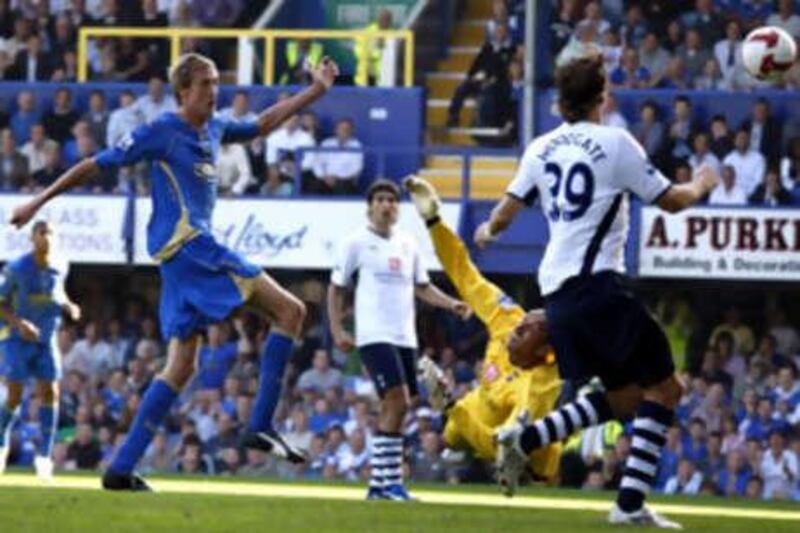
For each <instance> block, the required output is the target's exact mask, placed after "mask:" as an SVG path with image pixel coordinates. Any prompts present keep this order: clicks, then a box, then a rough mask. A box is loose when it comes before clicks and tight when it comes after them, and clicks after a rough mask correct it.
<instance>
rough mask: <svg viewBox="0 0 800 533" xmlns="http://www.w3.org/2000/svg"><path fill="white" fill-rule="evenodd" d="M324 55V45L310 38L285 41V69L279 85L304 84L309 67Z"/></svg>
mask: <svg viewBox="0 0 800 533" xmlns="http://www.w3.org/2000/svg"><path fill="white" fill-rule="evenodd" d="M324 55H325V47H324V45H323V44H322V43H321V42H319V41H315V40H312V39H292V40H290V41H288V42H287V43H286V51H285V59H286V70H285V72H284V73H283V74H282V75H281V77H280V80H279V81H278V83H279V84H281V85H306V84H307V83H309V82H310V80H311V69H312V68H314V67H315V66H316V65H317V64H319V62H320V61H321V60H322V58H323V56H324Z"/></svg>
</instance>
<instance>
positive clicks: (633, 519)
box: [608, 376, 682, 529]
mask: <svg viewBox="0 0 800 533" xmlns="http://www.w3.org/2000/svg"><path fill="white" fill-rule="evenodd" d="M680 395H681V385H680V383H679V382H678V380H677V378H675V377H674V376H673V377H670V378H668V379H667V380H665V381H663V382H661V383H659V384H658V385H655V386H654V387H651V388H649V389H645V391H644V401H643V402H642V405H641V406H640V407H639V410H638V412H637V413H636V418H635V419H634V421H633V440H632V441H631V453H630V455H629V456H628V459H627V461H626V462H625V470H624V471H623V474H622V482H621V483H620V486H619V493H618V494H617V502H616V504H615V505H614V507H613V508H612V509H611V512H610V513H609V515H608V521H609V522H610V523H611V524H619V525H640V526H648V527H659V528H664V529H682V528H681V526H680V524H678V523H677V522H673V521H671V520H667V519H666V518H664V517H663V516H660V515H659V514H658V513H656V512H654V511H652V510H650V509H649V508H648V507H647V506H646V505H645V504H644V500H645V497H646V496H647V494H648V493H649V492H650V487H651V486H652V485H653V483H654V482H655V479H656V471H657V469H658V461H659V458H660V457H661V450H662V449H663V448H664V444H665V443H666V441H667V430H668V429H669V427H670V426H671V425H672V421H673V418H674V415H675V411H674V409H675V406H676V405H677V402H678V399H679V398H680Z"/></svg>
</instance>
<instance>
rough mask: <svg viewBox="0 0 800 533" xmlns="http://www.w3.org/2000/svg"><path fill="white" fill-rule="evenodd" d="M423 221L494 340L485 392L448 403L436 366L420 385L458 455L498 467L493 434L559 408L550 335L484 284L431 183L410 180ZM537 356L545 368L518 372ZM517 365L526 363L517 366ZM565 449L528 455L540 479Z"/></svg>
mask: <svg viewBox="0 0 800 533" xmlns="http://www.w3.org/2000/svg"><path fill="white" fill-rule="evenodd" d="M404 185H405V187H406V189H407V190H408V191H409V193H410V194H411V197H412V199H413V200H414V204H415V206H416V208H417V211H418V212H419V214H420V216H422V218H423V219H425V222H426V224H427V226H428V231H429V232H430V236H431V240H432V241H433V245H434V248H435V250H436V255H437V256H438V258H439V261H440V262H441V263H442V266H443V267H444V270H445V272H446V273H447V276H448V277H449V278H450V280H451V281H452V282H453V284H454V285H455V287H456V290H458V293H459V295H460V297H461V298H462V299H463V300H464V301H465V302H466V303H467V305H469V306H470V307H471V308H472V309H473V310H474V311H475V314H476V315H477V316H478V318H479V319H480V320H481V321H482V322H483V323H484V325H485V326H486V329H487V330H488V333H489V342H488V344H487V345H486V354H485V357H484V360H483V365H482V372H481V376H480V385H479V386H478V387H477V388H475V389H473V390H472V391H470V393H469V394H467V395H466V396H464V397H463V398H461V399H459V400H458V401H456V402H455V403H452V402H450V405H449V406H444V405H443V404H445V403H447V399H445V398H443V396H444V395H445V393H444V391H443V388H444V385H443V380H442V377H443V376H442V373H441V370H440V369H438V367H436V366H435V364H434V363H433V362H432V361H431V360H430V359H426V358H423V359H422V360H420V372H421V374H422V379H423V381H424V382H425V384H426V387H427V388H428V390H429V392H431V396H432V402H431V403H433V404H436V403H438V405H434V407H437V408H444V410H445V412H446V414H447V424H446V426H445V430H444V440H445V443H446V444H447V446H448V447H449V448H452V449H471V450H472V452H473V454H474V455H475V456H477V457H479V458H481V459H485V460H494V458H495V455H496V453H495V452H496V447H495V443H494V432H495V430H496V429H497V428H499V427H501V426H503V425H505V424H506V423H507V422H508V421H509V420H510V419H511V417H517V416H519V415H520V413H521V412H522V411H528V415H529V416H530V417H531V418H532V419H537V418H540V417H543V416H545V415H546V414H547V413H549V412H550V411H551V410H552V409H553V408H554V407H555V405H556V402H557V400H558V396H559V394H560V393H561V383H562V382H561V379H560V378H559V374H558V367H557V365H556V364H555V357H554V355H553V353H552V351H551V348H550V347H549V346H547V345H546V344H544V343H543V342H541V339H542V338H543V336H544V335H546V333H545V331H546V325H545V320H544V314H543V313H542V312H541V311H532V312H530V313H527V314H526V312H525V311H524V310H523V309H522V307H521V306H519V305H517V304H516V303H515V302H514V301H513V300H512V299H511V298H509V297H508V296H507V295H506V294H504V293H503V291H502V290H500V288H499V287H497V286H496V285H494V284H493V283H491V282H490V281H489V280H487V279H486V278H484V277H483V275H482V274H481V273H480V272H479V271H478V269H477V268H476V267H475V265H474V263H472V261H471V260H470V257H469V253H468V252H467V248H466V246H465V245H464V243H463V242H462V241H461V239H460V238H459V237H458V236H457V235H456V234H455V233H454V232H453V231H452V230H451V229H450V228H449V227H447V225H446V224H445V223H444V222H442V220H441V219H440V218H439V215H438V212H439V205H440V201H439V198H438V196H437V194H436V191H435V190H434V188H433V186H431V185H430V184H429V183H428V182H426V181H424V180H422V179H420V178H417V177H414V176H412V177H409V178H407V179H406V180H405V183H404ZM509 350H510V351H511V352H514V355H515V356H516V354H517V353H524V352H528V354H530V353H531V352H538V358H539V359H540V360H541V361H543V362H542V364H538V365H536V366H534V367H533V368H531V369H527V370H522V369H520V368H518V367H515V366H514V365H513V364H512V362H511V360H512V355H511V353H510V351H509ZM515 362H516V363H519V362H520V361H519V360H518V359H517V360H515ZM560 457H561V444H560V443H556V444H551V445H550V446H547V447H545V448H542V449H540V450H537V451H535V452H534V453H533V454H531V456H530V467H531V470H532V473H533V474H534V476H536V477H537V478H540V479H548V480H552V479H553V478H554V477H555V475H556V474H557V473H558V464H559V460H560Z"/></svg>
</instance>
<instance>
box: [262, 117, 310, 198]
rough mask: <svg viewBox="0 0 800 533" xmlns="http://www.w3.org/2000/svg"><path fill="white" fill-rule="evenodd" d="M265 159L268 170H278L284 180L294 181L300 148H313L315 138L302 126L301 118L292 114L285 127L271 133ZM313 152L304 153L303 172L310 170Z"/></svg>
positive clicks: (267, 141)
mask: <svg viewBox="0 0 800 533" xmlns="http://www.w3.org/2000/svg"><path fill="white" fill-rule="evenodd" d="M265 144H266V147H265V156H266V157H265V159H266V163H267V170H268V172H277V173H278V174H279V176H280V178H281V179H282V180H285V181H289V182H293V181H294V173H295V170H294V169H295V165H296V164H297V162H296V161H295V157H296V153H295V151H296V150H297V149H298V148H313V147H314V146H315V143H314V139H313V138H312V137H311V135H309V134H308V132H306V131H304V130H303V129H302V128H301V127H300V118H299V117H298V116H297V115H292V116H291V117H289V118H288V119H287V120H286V122H284V124H283V127H281V128H279V129H277V130H275V131H273V132H272V133H270V134H269V135H268V136H267V138H266V141H265ZM313 160H314V158H313V153H305V154H303V157H302V160H301V161H300V170H301V173H304V172H309V171H310V170H311V167H312V165H313Z"/></svg>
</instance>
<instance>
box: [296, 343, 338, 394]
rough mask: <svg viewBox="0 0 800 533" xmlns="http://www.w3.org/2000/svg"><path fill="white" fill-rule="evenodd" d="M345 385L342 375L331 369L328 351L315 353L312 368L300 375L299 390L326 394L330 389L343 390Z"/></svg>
mask: <svg viewBox="0 0 800 533" xmlns="http://www.w3.org/2000/svg"><path fill="white" fill-rule="evenodd" d="M343 384H344V381H343V378H342V373H341V372H340V371H339V370H338V369H336V368H332V367H331V364H330V357H329V355H328V352H327V350H317V351H316V352H314V359H313V362H312V367H311V368H309V369H308V370H306V371H305V372H303V373H302V374H300V379H299V380H298V381H297V388H298V389H300V390H309V389H310V390H315V391H317V392H320V393H324V392H325V391H327V390H330V389H334V388H337V389H338V388H341V387H342V385H343Z"/></svg>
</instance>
